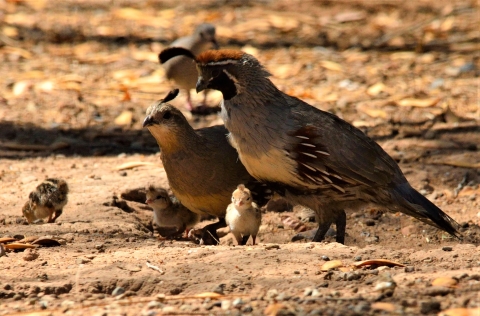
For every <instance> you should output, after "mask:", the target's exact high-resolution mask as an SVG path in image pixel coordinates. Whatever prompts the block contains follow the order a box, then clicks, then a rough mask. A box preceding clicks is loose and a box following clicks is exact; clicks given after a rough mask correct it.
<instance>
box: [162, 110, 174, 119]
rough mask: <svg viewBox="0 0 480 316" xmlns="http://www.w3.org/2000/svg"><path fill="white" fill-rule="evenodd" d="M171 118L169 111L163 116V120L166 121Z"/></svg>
mask: <svg viewBox="0 0 480 316" xmlns="http://www.w3.org/2000/svg"><path fill="white" fill-rule="evenodd" d="M171 116H172V113H170V111H167V112H165V113H164V114H163V119H164V120H168V119H169V118H170V117H171Z"/></svg>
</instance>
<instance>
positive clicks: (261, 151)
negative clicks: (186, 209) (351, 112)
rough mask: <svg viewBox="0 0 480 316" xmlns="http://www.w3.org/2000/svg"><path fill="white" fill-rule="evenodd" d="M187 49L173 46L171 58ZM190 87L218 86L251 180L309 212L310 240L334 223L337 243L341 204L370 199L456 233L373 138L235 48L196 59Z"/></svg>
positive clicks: (360, 203) (340, 238)
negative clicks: (283, 85) (277, 81)
mask: <svg viewBox="0 0 480 316" xmlns="http://www.w3.org/2000/svg"><path fill="white" fill-rule="evenodd" d="M175 55H185V56H189V57H191V58H192V56H191V54H190V52H188V51H184V50H182V49H181V48H172V49H170V50H169V51H166V52H164V56H167V57H168V58H171V57H172V56H175ZM196 62H197V70H198V72H199V78H198V81H197V86H196V87H197V92H200V91H202V90H204V89H216V90H219V91H221V92H222V94H223V99H224V100H223V101H222V118H223V120H224V122H225V127H226V128H227V129H228V131H229V132H230V134H229V139H230V143H231V144H232V145H233V146H234V147H235V148H236V149H237V151H238V154H239V157H240V160H241V161H242V163H243V164H244V166H245V167H246V169H247V170H248V172H249V173H250V174H251V175H253V176H254V177H255V178H256V179H258V180H260V181H264V182H269V183H273V184H274V185H277V190H278V191H279V192H280V193H281V194H284V195H285V196H286V198H287V199H288V200H290V201H292V202H293V203H294V204H301V205H304V206H307V207H309V208H311V209H313V210H315V212H316V219H317V221H318V223H319V229H318V230H317V232H316V234H315V237H314V239H313V240H314V241H321V240H322V239H323V238H324V236H325V233H326V232H327V230H328V228H329V226H330V225H331V224H332V223H336V224H337V236H336V240H337V242H341V243H344V238H345V225H346V216H345V211H344V210H345V209H346V208H360V207H363V206H365V205H367V204H376V205H378V206H381V207H384V208H386V209H388V210H391V211H394V212H397V211H400V212H403V213H405V214H407V215H410V216H413V217H415V218H417V219H419V220H421V221H423V222H425V223H427V224H430V225H433V226H435V227H437V228H440V229H442V230H444V231H446V232H448V233H449V234H451V235H453V236H456V237H458V238H461V235H460V233H459V232H458V224H457V223H456V222H455V221H454V220H453V219H452V218H451V217H449V216H448V215H447V214H445V213H444V212H443V211H442V210H440V209H439V208H438V207H437V206H435V205H434V204H433V203H432V202H430V201H429V200H428V199H427V198H425V197H424V196H423V195H421V194H420V193H419V192H417V191H416V190H415V189H413V188H412V187H411V186H410V184H409V183H408V181H407V179H406V178H405V176H404V175H403V173H402V171H401V170H400V168H399V167H398V165H397V163H396V162H395V161H394V160H393V159H392V158H391V157H390V156H389V155H388V154H387V153H386V152H385V151H384V150H383V149H382V148H381V147H380V146H379V145H378V144H377V143H376V142H374V141H373V140H372V139H370V138H369V137H368V136H366V135H365V134H364V133H362V132H361V131H360V130H358V129H357V128H355V127H354V126H352V125H350V124H349V123H347V122H345V121H343V120H342V119H340V118H338V117H337V116H335V115H333V114H330V113H328V112H324V111H322V110H319V109H317V108H315V107H313V106H311V105H309V104H307V103H305V102H303V101H301V100H300V99H298V98H295V97H292V96H289V95H287V94H285V93H283V92H282V91H280V90H279V89H278V88H277V87H276V86H275V85H274V84H273V83H272V82H271V81H270V79H269V78H268V77H269V76H270V74H269V73H268V71H267V70H266V69H265V68H264V67H263V66H262V65H261V64H260V63H259V62H258V60H257V59H256V58H255V57H253V56H251V55H249V54H246V53H244V52H241V51H237V50H218V51H213V50H212V51H206V52H204V53H202V54H200V55H199V56H197V57H196Z"/></svg>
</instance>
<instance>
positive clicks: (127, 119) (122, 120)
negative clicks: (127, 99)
mask: <svg viewBox="0 0 480 316" xmlns="http://www.w3.org/2000/svg"><path fill="white" fill-rule="evenodd" d="M132 120H133V113H132V112H131V111H123V112H122V113H121V114H120V115H119V116H117V117H116V118H115V120H114V123H115V124H116V125H122V126H126V125H131V124H132Z"/></svg>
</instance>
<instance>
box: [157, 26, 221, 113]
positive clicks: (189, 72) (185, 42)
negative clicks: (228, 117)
mask: <svg viewBox="0 0 480 316" xmlns="http://www.w3.org/2000/svg"><path fill="white" fill-rule="evenodd" d="M170 47H183V48H185V49H188V50H190V51H191V52H192V54H194V55H198V54H200V53H201V52H203V51H205V50H207V49H210V48H212V47H213V48H218V44H217V40H216V39H215V26H213V25H212V24H209V23H203V24H200V25H198V26H197V28H196V29H195V30H194V32H193V34H191V35H190V36H185V37H181V38H179V39H177V40H175V41H174V42H173V43H171V44H170ZM160 63H161V64H163V67H164V68H165V74H166V77H167V78H168V79H169V80H172V81H174V82H175V84H176V85H177V86H178V87H180V88H181V89H184V90H185V92H186V94H187V108H188V110H189V111H192V112H196V113H203V112H205V111H208V106H207V105H206V100H207V93H208V91H205V92H204V99H203V104H202V105H200V106H198V107H196V108H194V107H193V105H192V100H191V96H190V90H191V89H195V84H196V83H197V69H196V67H195V62H193V61H192V60H191V59H190V58H187V57H184V56H178V57H175V58H172V59H170V60H168V61H165V62H162V61H160Z"/></svg>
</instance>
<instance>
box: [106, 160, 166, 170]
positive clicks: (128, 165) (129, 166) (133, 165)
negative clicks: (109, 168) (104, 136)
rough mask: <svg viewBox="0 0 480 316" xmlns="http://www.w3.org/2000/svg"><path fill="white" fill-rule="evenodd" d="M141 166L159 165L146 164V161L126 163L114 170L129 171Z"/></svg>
mask: <svg viewBox="0 0 480 316" xmlns="http://www.w3.org/2000/svg"><path fill="white" fill-rule="evenodd" d="M141 166H157V167H158V165H157V164H154V163H152V162H145V161H130V162H126V163H124V164H121V165H120V166H117V167H115V168H114V170H116V171H121V170H127V169H133V168H136V167H141Z"/></svg>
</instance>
